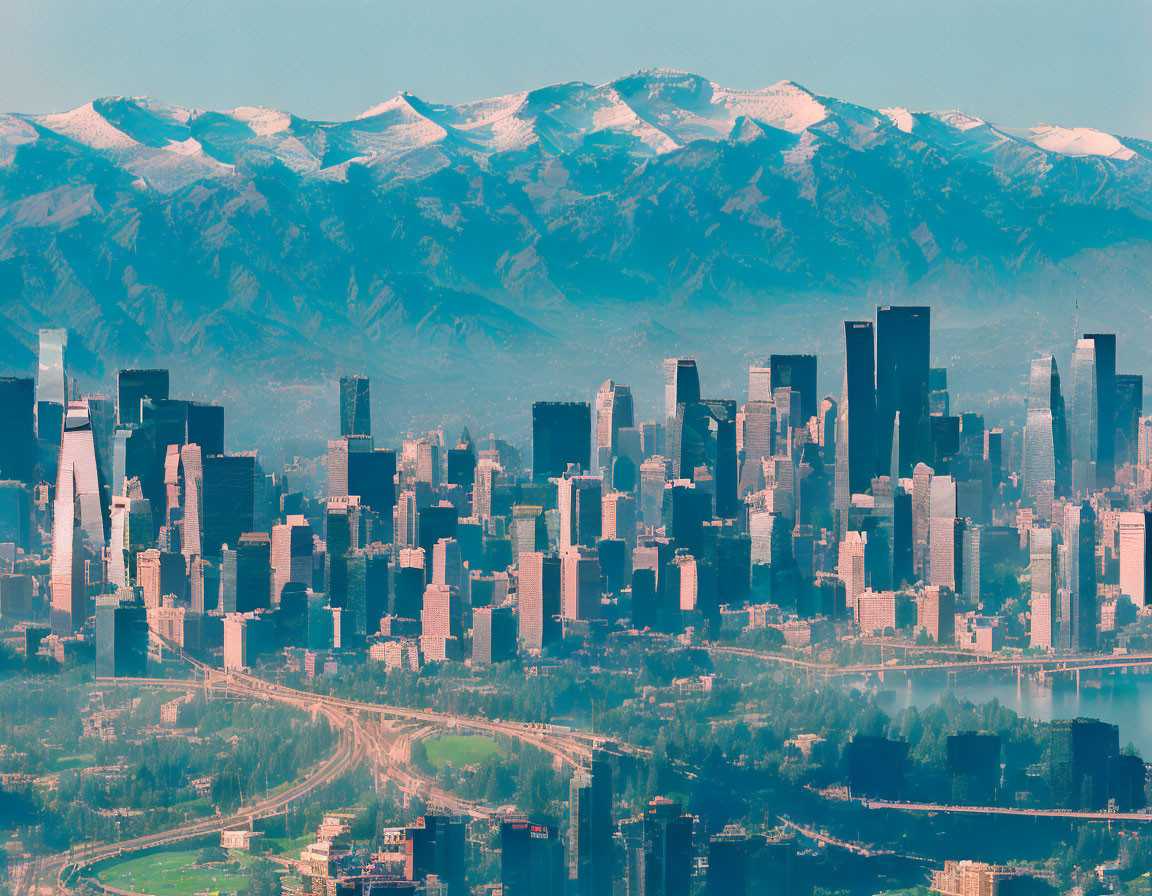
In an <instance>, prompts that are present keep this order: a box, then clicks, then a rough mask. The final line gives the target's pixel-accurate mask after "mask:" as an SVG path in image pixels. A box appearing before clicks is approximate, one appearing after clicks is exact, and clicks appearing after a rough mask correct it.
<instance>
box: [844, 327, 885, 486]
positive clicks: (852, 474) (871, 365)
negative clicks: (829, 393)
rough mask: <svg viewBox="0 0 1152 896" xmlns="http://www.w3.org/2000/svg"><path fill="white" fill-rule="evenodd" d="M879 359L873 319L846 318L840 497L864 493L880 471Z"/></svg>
mask: <svg viewBox="0 0 1152 896" xmlns="http://www.w3.org/2000/svg"><path fill="white" fill-rule="evenodd" d="M876 430H877V423H876V360H875V339H874V337H873V329H872V322H871V321H866V320H863V321H861V320H850V321H845V322H844V389H843V398H842V400H841V403H840V419H839V420H838V421H837V424H836V463H837V501H838V505H839V504H844V499H845V495H844V494H843V493H842V492H843V491H844V489H845V488H846V489H847V492H846V494H847V495H848V496H851V495H857V494H863V493H864V492H866V491H868V489H869V487H871V485H872V477H873V476H875V475H876V470H877V466H876V446H877V433H876Z"/></svg>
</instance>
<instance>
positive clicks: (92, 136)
mask: <svg viewBox="0 0 1152 896" xmlns="http://www.w3.org/2000/svg"><path fill="white" fill-rule="evenodd" d="M32 120H33V121H35V122H36V123H37V124H39V125H41V126H42V127H45V128H47V129H48V130H50V131H54V132H55V133H57V134H59V135H60V136H61V137H66V138H68V139H69V140H73V141H75V142H76V143H82V144H84V145H85V146H90V147H91V148H92V149H132V148H134V147H136V146H138V145H139V144H138V143H137V142H136V141H135V140H133V139H132V138H131V137H129V136H128V135H127V134H125V133H124V132H123V131H121V130H120V129H119V128H116V127H114V126H113V125H112V124H111V122H109V121H108V119H106V118H105V117H104V116H103V115H101V114H100V113H99V112H98V111H97V110H96V101H95V100H93V101H92V102H89V103H85V104H84V105H83V106H77V107H76V108H75V109H70V110H69V111H67V112H51V113H49V114H47V115H38V116H35V117H33V119H32Z"/></svg>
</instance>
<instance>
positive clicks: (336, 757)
mask: <svg viewBox="0 0 1152 896" xmlns="http://www.w3.org/2000/svg"><path fill="white" fill-rule="evenodd" d="M325 715H326V716H327V717H328V719H329V721H330V722H331V723H332V727H333V730H334V731H336V732H337V733H338V741H337V747H336V750H335V752H334V753H333V754H332V755H331V756H330V757H329V758H328V759H326V760H325V761H324V762H322V763H320V765H319V766H318V767H316V768H315V769H313V770H312V771H311V772H310V773H309V774H308V775H307V776H305V778H304V779H303V780H302V781H299V782H297V783H296V784H293V785H292V786H291V787H289V788H288V789H287V790H284V791H281V792H280V793H277V794H275V795H274V796H271V797H268V798H267V799H265V800H261V801H260V802H257V803H255V804H253V805H251V806H249V807H247V808H244V809H241V810H240V811H239V812H236V813H235V814H233V815H229V816H226V817H220V816H214V817H212V818H205V819H202V820H200V821H195V822H191V823H189V824H185V825H181V826H179V827H176V828H172V829H170V830H167V831H158V832H156V833H153V834H146V835H145V836H142V837H135V838H132V839H130V840H122V841H119V842H117V843H87V844H85V845H84V846H83V847H82V848H81V849H79V850H77V851H69V852H63V853H57V854H56V855H54V856H49V857H48V858H45V859H43V860H42V861H40V862H38V863H37V862H32V863H29V867H28V871H27V874H26V875H25V878H24V880H23V881H22V884H21V886H19V887H18V888H17V890H16V892H17V893H26V894H29V896H31V894H42V893H52V892H55V891H67V890H68V889H69V888H68V887H67V885H66V884H65V883H64V881H63V879H62V878H63V872H64V870H65V869H66V868H68V867H69V866H75V867H77V868H87V867H90V866H92V865H93V864H95V863H97V862H101V861H104V860H106V859H111V858H115V857H116V856H119V855H122V854H124V853H129V852H138V851H140V850H144V849H152V848H155V847H160V846H169V845H171V844H174V843H179V842H181V841H183V840H188V839H190V838H192V837H199V836H204V835H209V834H217V833H219V832H221V831H224V830H228V829H230V828H239V827H247V826H249V825H251V823H252V821H253V820H254V819H257V818H264V817H266V816H269V815H275V814H277V813H279V812H282V811H284V810H285V809H287V808H288V807H289V806H291V805H292V804H293V803H294V802H296V800H298V799H300V798H302V797H304V796H306V795H308V794H309V793H311V792H313V791H314V790H317V789H318V788H321V787H324V786H326V785H327V784H330V783H331V782H332V781H334V780H336V779H337V778H339V777H340V776H341V775H344V774H346V773H347V772H348V771H349V770H350V769H352V768H355V767H356V765H357V764H358V763H359V762H360V761H362V759H363V756H364V747H363V745H362V744H361V743H360V742H359V741H358V740H357V738H356V736H355V734H354V732H352V731H349V730H347V729H345V728H344V727H342V726H341V725H340V721H341V719H340V718H339V714H338V713H335V712H330V711H325Z"/></svg>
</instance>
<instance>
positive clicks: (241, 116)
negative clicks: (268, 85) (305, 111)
mask: <svg viewBox="0 0 1152 896" xmlns="http://www.w3.org/2000/svg"><path fill="white" fill-rule="evenodd" d="M227 114H228V117H229V118H233V119H235V120H236V121H241V122H243V123H244V124H246V125H248V127H249V128H250V129H251V130H252V133H254V134H256V136H258V137H267V136H269V135H271V134H279V133H280V132H281V131H286V130H288V128H289V126H290V125H291V124H292V116H291V115H289V114H288V113H287V112H281V111H280V110H279V109H268V108H266V107H264V106H237V107H236V108H235V109H232V110H231V111H229V112H228V113H227Z"/></svg>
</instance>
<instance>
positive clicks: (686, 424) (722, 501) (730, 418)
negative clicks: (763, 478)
mask: <svg viewBox="0 0 1152 896" xmlns="http://www.w3.org/2000/svg"><path fill="white" fill-rule="evenodd" d="M668 447H669V452H670V454H671V457H672V476H673V478H675V479H688V480H696V481H697V482H698V483H699V484H701V485H703V484H704V483H702V482H700V480H701V479H702V477H704V478H707V479H710V480H711V482H710V487H709V488H708V490H710V491H712V492H713V494H714V495H715V513H716V516H717V517H718V518H720V519H733V518H734V517H736V516H737V515H738V513H739V508H740V499H739V492H738V488H737V485H738V482H737V475H738V470H737V455H736V402H735V401H732V400H731V399H704V400H701V401H693V402H686V403H683V404H680V405H677V407H676V417H675V420H674V422H673V424H672V429H671V430H670V432H669V435H668Z"/></svg>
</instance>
